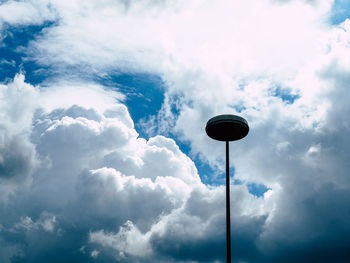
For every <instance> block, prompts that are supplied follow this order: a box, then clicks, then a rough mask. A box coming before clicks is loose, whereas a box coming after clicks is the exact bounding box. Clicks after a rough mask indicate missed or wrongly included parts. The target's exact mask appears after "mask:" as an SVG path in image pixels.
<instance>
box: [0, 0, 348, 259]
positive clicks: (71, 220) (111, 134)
mask: <svg viewBox="0 0 350 263" xmlns="http://www.w3.org/2000/svg"><path fill="white" fill-rule="evenodd" d="M279 2H283V3H277V2H276V1H261V2H259V3H258V4H257V3H256V2H254V4H252V3H253V2H252V1H247V2H244V3H243V2H234V3H233V2H228V1H218V2H217V3H215V5H213V4H212V3H209V2H208V1H204V2H197V1H192V2H181V1H177V2H175V3H174V2H164V3H160V2H158V1H121V2H115V1H104V4H101V3H100V2H99V3H97V2H95V1H89V2H84V4H83V3H82V2H79V1H71V2H62V1H50V4H51V8H53V10H55V12H56V14H58V15H57V21H56V22H57V23H55V24H53V25H52V26H50V27H49V28H47V29H46V30H45V31H44V32H43V34H41V36H39V37H37V38H36V39H34V40H33V41H32V42H31V43H30V45H29V47H28V49H27V50H26V54H27V55H28V56H29V57H30V58H31V59H33V60H35V61H36V62H37V63H39V65H43V66H50V67H53V68H55V70H56V71H57V72H61V74H60V75H59V77H58V78H57V79H55V80H53V79H52V80H51V82H46V83H45V84H47V83H49V85H48V86H47V87H33V86H31V85H29V84H27V83H25V81H24V76H23V74H19V75H17V76H16V77H15V79H14V80H13V82H9V83H8V84H6V85H5V84H3V85H2V86H1V96H2V97H1V104H0V107H1V126H0V131H1V132H2V138H3V139H2V141H1V143H2V144H1V147H0V157H1V158H0V167H1V169H0V172H1V174H0V179H1V182H2V183H1V185H0V190H2V191H1V199H0V200H1V205H0V218H1V221H0V223H1V228H0V230H1V232H0V244H1V253H0V255H1V257H2V258H1V259H2V260H3V261H4V262H10V261H11V260H12V261H16V262H21V261H22V262H30V261H28V260H32V261H33V262H48V261H49V262H54V260H56V261H57V262H62V261H63V260H65V259H69V260H75V261H86V262H89V260H90V261H91V260H95V261H100V262H111V261H113V260H114V261H117V262H118V261H119V262H152V261H153V262H154V261H158V262H162V261H163V262H186V261H187V262H191V261H195V262H201V261H204V262H205V261H209V262H211V261H219V262H220V261H223V260H224V258H223V255H224V247H225V246H224V243H225V239H224V238H225V235H224V228H223V227H222V226H224V213H223V212H224V208H223V207H224V203H223V201H224V189H223V187H220V186H208V185H204V184H203V183H202V182H201V180H200V177H199V175H198V171H197V169H196V167H195V165H194V163H193V161H191V159H190V158H189V157H188V156H186V155H185V154H184V153H182V152H181V151H180V149H179V147H178V146H177V145H176V143H175V141H174V140H172V139H170V138H166V137H164V136H155V137H152V138H150V139H149V140H145V139H143V138H140V137H138V133H137V132H136V130H135V129H134V123H133V120H132V119H131V118H130V116H129V113H128V109H127V108H126V107H125V105H123V101H124V100H125V96H123V95H122V94H120V93H118V92H117V91H111V89H107V88H106V87H103V86H102V85H97V84H91V82H89V81H86V80H85V81H84V80H82V78H83V76H84V74H85V73H86V72H87V73H89V74H92V75H94V74H95V75H97V76H98V77H101V78H103V77H104V76H106V75H108V74H114V73H113V72H118V71H125V72H128V73H130V74H132V72H133V71H138V72H139V71H141V72H151V73H154V74H159V75H160V76H161V77H162V79H163V80H164V83H165V85H166V90H165V95H164V97H165V100H164V103H163V106H162V109H161V111H160V112H159V113H155V115H154V117H151V118H150V119H151V120H152V122H153V124H154V125H159V127H158V130H157V131H160V132H163V134H168V135H173V136H176V138H177V139H179V140H182V141H184V142H186V143H188V144H189V145H190V147H191V154H192V156H193V157H198V158H199V159H200V160H201V161H202V162H207V163H209V164H210V165H211V166H212V167H215V168H218V169H222V168H223V156H224V155H223V151H224V147H223V145H222V144H220V143H218V142H214V141H212V140H210V139H209V138H207V137H206V135H205V133H204V126H205V123H206V121H207V120H208V119H209V118H210V117H212V116H213V115H215V114H219V113H224V112H232V113H237V114H240V115H243V116H244V117H246V118H247V119H248V121H249V124H250V127H251V129H250V134H249V135H248V137H247V138H246V139H245V140H242V141H239V142H235V143H232V144H231V145H232V147H231V156H232V162H231V163H232V165H233V166H234V176H235V179H237V180H239V181H240V182H242V184H241V185H233V186H232V193H231V195H232V204H231V205H232V212H233V214H232V240H233V251H234V260H235V261H236V262H242V261H243V262H288V260H289V262H295V261H298V262H303V261H304V262H344V261H347V260H349V257H348V255H347V253H346V252H347V247H348V246H349V238H348V236H349V227H348V223H347V222H348V221H349V213H348V211H349V209H348V203H349V202H348V199H349V180H348V170H349V164H348V157H349V156H348V149H349V146H350V145H349V140H348V129H349V124H348V121H347V116H348V114H347V113H348V112H349V107H348V101H349V100H348V96H347V89H348V87H349V84H348V83H349V77H348V76H349V69H350V68H349V61H350V60H349V59H348V58H349V54H350V53H349V36H348V30H349V20H346V21H344V22H343V23H342V24H340V25H338V26H337V27H332V26H330V25H328V24H326V19H325V17H327V15H328V14H329V12H330V9H331V4H332V1H322V2H321V1H312V4H310V3H311V1H298V0H295V1H279ZM14 3H16V5H20V4H22V2H9V3H8V4H6V5H10V4H14ZM28 3H30V2H28ZM26 5H27V4H26ZM30 5H31V4H30ZM5 7H6V6H5ZM6 8H7V7H6ZM20 10H22V9H20ZM28 10H31V9H28ZM28 12H29V11H28ZM30 12H32V11H30ZM30 12H29V13H30ZM296 18H297V19H296ZM40 19H42V18H40ZM40 19H39V20H40ZM7 20H8V21H7V22H8V23H10V22H11V23H12V24H16V23H17V24H18V23H22V24H23V23H24V24H28V23H29V24H30V23H34V22H32V21H27V20H25V19H24V20H21V19H20V16H14V18H13V21H12V20H11V21H10V19H9V18H7ZM39 20H38V21H39ZM9 21H10V22H9ZM16 21H18V22H16ZM38 23H39V22H38ZM50 69H52V68H50ZM50 69H49V70H50ZM71 69H72V71H77V75H79V78H74V81H67V79H69V76H71V75H72V74H74V73H76V72H70V70H71ZM82 72H83V73H82ZM18 105H20V107H19V106H18ZM157 114H158V115H157ZM144 125H148V123H145V124H144ZM14 164H16V165H14ZM17 164H21V165H17ZM249 183H256V184H264V185H266V186H267V187H268V188H270V190H268V191H267V192H266V193H265V194H264V196H263V197H260V198H257V197H255V196H253V195H252V194H250V193H249V192H248V190H247V187H246V186H247V185H249ZM43 248H45V251H46V253H45V254H44V253H42V252H43ZM53 258H54V259H53Z"/></svg>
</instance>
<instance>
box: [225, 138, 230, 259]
mask: <svg viewBox="0 0 350 263" xmlns="http://www.w3.org/2000/svg"><path fill="white" fill-rule="evenodd" d="M229 144H230V142H229V141H226V262H230V263H231V212H230V149H229Z"/></svg>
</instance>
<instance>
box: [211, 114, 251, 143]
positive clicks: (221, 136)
mask: <svg viewBox="0 0 350 263" xmlns="http://www.w3.org/2000/svg"><path fill="white" fill-rule="evenodd" d="M205 131H206V133H207V134H208V136H209V137H210V138H212V139H214V140H218V141H236V140H240V139H242V138H244V137H245V136H246V135H247V134H248V132H249V126H248V122H247V121H246V120H245V119H244V118H242V117H239V116H236V115H232V114H225V115H219V116H216V117H213V118H211V119H210V120H209V121H208V122H207V126H206V127H205Z"/></svg>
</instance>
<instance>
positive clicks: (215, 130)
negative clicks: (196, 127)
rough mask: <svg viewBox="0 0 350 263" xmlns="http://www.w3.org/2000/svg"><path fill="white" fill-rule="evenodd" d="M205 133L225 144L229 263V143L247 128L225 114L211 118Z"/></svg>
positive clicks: (241, 119) (227, 258) (239, 137)
mask: <svg viewBox="0 0 350 263" xmlns="http://www.w3.org/2000/svg"><path fill="white" fill-rule="evenodd" d="M205 131H206V133H207V134H208V136H209V137H210V138H212V139H214V140H218V141H224V142H226V262H230V263H231V215H230V169H229V167H230V163H229V142H230V141H237V140H240V139H242V138H244V137H245V136H246V135H247V134H248V132H249V126H248V122H247V121H246V120H245V119H243V118H242V117H239V116H236V115H231V114H225V115H219V116H216V117H213V118H211V119H210V120H209V121H208V122H207V126H206V127H205Z"/></svg>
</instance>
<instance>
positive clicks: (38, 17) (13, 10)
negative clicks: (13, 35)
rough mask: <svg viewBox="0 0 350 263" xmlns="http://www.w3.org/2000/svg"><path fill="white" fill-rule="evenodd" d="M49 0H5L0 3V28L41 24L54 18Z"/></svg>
mask: <svg viewBox="0 0 350 263" xmlns="http://www.w3.org/2000/svg"><path fill="white" fill-rule="evenodd" d="M55 15H56V14H55V12H54V10H53V9H52V7H51V5H50V1H47V0H40V1H5V2H4V3H2V4H1V5H0V29H2V27H3V24H4V23H8V24H10V25H15V26H16V25H41V24H42V23H43V22H45V21H50V20H54V19H55Z"/></svg>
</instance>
